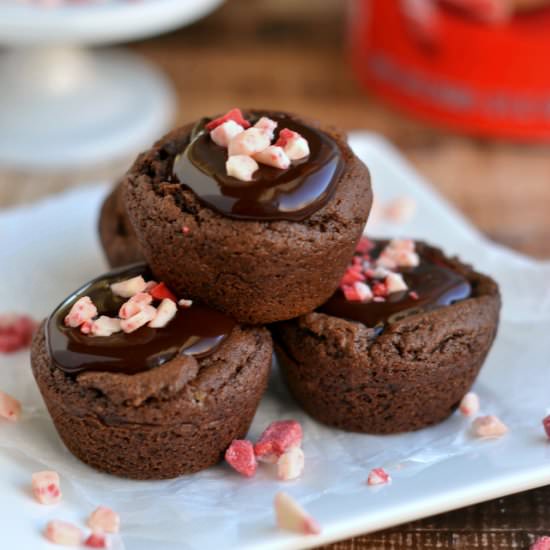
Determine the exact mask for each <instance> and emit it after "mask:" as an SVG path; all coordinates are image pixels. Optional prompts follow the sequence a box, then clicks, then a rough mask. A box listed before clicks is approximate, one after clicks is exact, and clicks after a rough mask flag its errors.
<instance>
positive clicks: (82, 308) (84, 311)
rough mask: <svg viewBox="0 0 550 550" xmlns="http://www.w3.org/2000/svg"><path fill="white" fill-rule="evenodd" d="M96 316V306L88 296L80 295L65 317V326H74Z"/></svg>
mask: <svg viewBox="0 0 550 550" xmlns="http://www.w3.org/2000/svg"><path fill="white" fill-rule="evenodd" d="M96 316H97V308H96V306H95V305H94V303H93V302H92V300H91V298H90V297H89V296H82V298H79V299H78V300H77V301H76V302H75V303H74V304H73V306H72V307H71V309H70V311H69V313H68V314H67V316H66V317H65V326H67V327H72V328H76V327H79V326H80V325H82V324H84V323H85V322H86V321H89V320H91V319H93V318H94V317H96Z"/></svg>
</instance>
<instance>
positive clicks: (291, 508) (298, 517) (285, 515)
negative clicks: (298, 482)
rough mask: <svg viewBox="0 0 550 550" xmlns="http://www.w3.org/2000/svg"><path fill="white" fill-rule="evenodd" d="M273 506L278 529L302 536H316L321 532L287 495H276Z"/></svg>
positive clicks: (313, 521) (313, 520)
mask: <svg viewBox="0 0 550 550" xmlns="http://www.w3.org/2000/svg"><path fill="white" fill-rule="evenodd" d="M274 504H275V517H276V520H277V526H278V527H279V528H281V529H286V530H288V531H294V532H296V533H300V534H303V535H317V534H319V533H320V532H321V528H320V526H319V524H318V523H317V521H315V519H314V518H313V517H311V516H310V515H309V514H308V513H307V512H306V511H305V510H304V509H303V508H302V507H301V506H300V505H299V504H298V503H297V502H296V501H295V500H294V499H293V498H292V497H291V496H290V495H288V494H287V493H283V492H280V493H277V494H276V495H275V503H274Z"/></svg>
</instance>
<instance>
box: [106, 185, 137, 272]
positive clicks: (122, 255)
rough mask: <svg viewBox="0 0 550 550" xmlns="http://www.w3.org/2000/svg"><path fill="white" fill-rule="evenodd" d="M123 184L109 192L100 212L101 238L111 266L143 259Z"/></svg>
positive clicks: (119, 265)
mask: <svg viewBox="0 0 550 550" xmlns="http://www.w3.org/2000/svg"><path fill="white" fill-rule="evenodd" d="M121 189H122V188H121V185H120V184H117V185H116V186H115V188H114V189H113V190H112V191H111V193H109V195H108V196H107V198H106V199H105V201H104V202H103V205H102V207H101V211H100V213H99V220H98V229H99V239H100V241H101V245H102V247H103V251H104V253H105V256H106V257H107V261H108V262H109V265H110V266H111V267H121V266H123V265H127V264H133V263H137V262H141V261H143V254H142V253H141V251H140V249H139V244H138V241H137V238H136V234H135V233H134V228H133V227H132V224H131V223H130V220H129V219H128V214H126V208H125V207H124V203H123V201H122V193H121Z"/></svg>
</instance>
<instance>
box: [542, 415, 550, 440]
mask: <svg viewBox="0 0 550 550" xmlns="http://www.w3.org/2000/svg"><path fill="white" fill-rule="evenodd" d="M542 425H543V426H544V431H545V432H546V435H547V436H548V438H549V439H550V415H548V416H547V417H545V418H544V419H543V420H542Z"/></svg>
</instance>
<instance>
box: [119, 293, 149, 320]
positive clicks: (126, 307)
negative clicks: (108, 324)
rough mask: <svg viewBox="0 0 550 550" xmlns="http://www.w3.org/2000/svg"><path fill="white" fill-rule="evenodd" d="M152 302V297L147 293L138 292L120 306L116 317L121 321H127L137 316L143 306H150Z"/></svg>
mask: <svg viewBox="0 0 550 550" xmlns="http://www.w3.org/2000/svg"><path fill="white" fill-rule="evenodd" d="M152 301H153V297H152V296H151V294H149V293H148V292H138V293H137V294H134V295H133V296H132V297H131V298H130V299H129V300H128V301H127V302H124V303H123V304H122V305H121V306H120V309H119V310H118V316H119V317H120V318H121V319H129V318H130V317H133V316H134V315H137V314H138V313H139V312H140V311H141V310H142V309H144V308H145V306H148V305H149V304H151V302H152Z"/></svg>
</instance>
